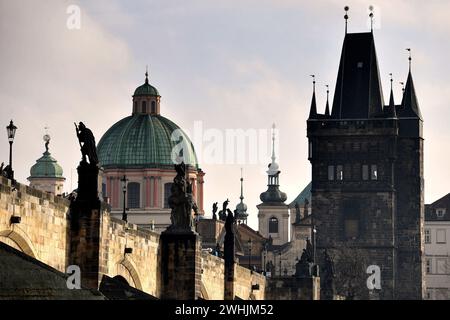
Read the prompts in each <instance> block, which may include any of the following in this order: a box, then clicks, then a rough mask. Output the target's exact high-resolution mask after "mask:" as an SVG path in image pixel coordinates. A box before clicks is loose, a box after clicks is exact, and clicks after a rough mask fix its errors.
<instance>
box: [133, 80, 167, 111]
mask: <svg viewBox="0 0 450 320" xmlns="http://www.w3.org/2000/svg"><path fill="white" fill-rule="evenodd" d="M160 101H161V95H160V94H159V92H158V90H157V89H156V88H155V87H154V86H152V85H151V84H150V83H149V82H148V71H146V72H145V83H144V84H143V85H141V86H139V87H137V88H136V90H135V91H134V94H133V115H135V114H151V115H159V114H160Z"/></svg>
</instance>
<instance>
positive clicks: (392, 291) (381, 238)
mask: <svg viewBox="0 0 450 320" xmlns="http://www.w3.org/2000/svg"><path fill="white" fill-rule="evenodd" d="M307 136H308V142H309V155H308V158H309V160H310V162H311V166H312V190H311V192H312V197H311V202H312V203H311V205H312V214H313V216H314V220H315V223H316V225H317V249H318V256H321V255H322V252H323V249H327V250H328V251H329V252H333V254H334V255H335V263H336V274H339V270H338V269H339V268H345V267H350V266H349V265H345V263H344V264H342V263H337V261H338V260H339V257H342V256H344V252H345V251H347V255H346V256H347V257H348V256H349V254H348V252H350V256H351V255H352V254H353V255H356V256H357V257H358V258H360V259H359V261H361V262H362V261H364V264H365V265H364V266H363V270H362V272H360V273H362V274H358V275H355V277H354V279H352V280H351V281H353V285H355V286H357V287H358V288H359V289H360V290H359V293H358V294H357V296H355V297H354V298H358V297H360V298H368V297H369V289H368V288H367V284H366V280H367V278H368V277H369V274H365V271H366V268H367V266H369V265H377V266H379V267H380V270H381V290H377V291H376V294H377V295H378V297H379V298H380V299H421V298H422V296H423V290H424V284H423V279H424V275H423V250H424V246H423V222H424V198H423V184H424V182H423V137H422V116H421V113H420V110H419V105H418V102H417V99H416V94H415V90H414V84H413V79H412V75H411V66H410V70H409V74H408V79H407V83H406V86H405V89H404V93H403V99H402V102H401V104H400V105H395V103H394V99H393V94H392V82H391V96H390V101H389V105H387V106H385V105H384V102H383V93H382V88H381V84H380V76H379V70H378V62H377V56H376V51H375V43H374V38H373V33H372V32H369V33H353V34H346V35H345V39H344V43H343V48H342V55H341V60H340V65H339V71H338V76H337V82H336V89H335V92H334V100H333V105H332V111H331V114H330V112H329V109H328V108H327V110H326V111H325V114H318V113H317V107H316V101H315V92H313V98H312V103H311V109H310V115H309V119H308V121H307ZM341 261H342V260H341ZM349 263H351V262H350V261H349ZM341 280H342V279H341ZM371 293H373V291H372V292H371Z"/></svg>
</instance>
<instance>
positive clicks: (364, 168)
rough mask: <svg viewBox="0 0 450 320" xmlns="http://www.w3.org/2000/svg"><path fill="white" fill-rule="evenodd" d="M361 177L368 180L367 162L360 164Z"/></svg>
mask: <svg viewBox="0 0 450 320" xmlns="http://www.w3.org/2000/svg"><path fill="white" fill-rule="evenodd" d="M362 179H363V180H369V166H368V165H367V164H363V165H362Z"/></svg>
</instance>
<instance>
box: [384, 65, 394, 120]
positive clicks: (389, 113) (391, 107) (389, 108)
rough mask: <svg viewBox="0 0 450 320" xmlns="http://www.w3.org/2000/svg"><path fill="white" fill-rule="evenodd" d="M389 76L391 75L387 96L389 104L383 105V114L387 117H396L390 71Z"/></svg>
mask: <svg viewBox="0 0 450 320" xmlns="http://www.w3.org/2000/svg"><path fill="white" fill-rule="evenodd" d="M389 76H390V77H391V79H390V81H391V93H390V96H389V105H388V106H386V107H385V114H386V117H388V118H397V111H396V109H395V102H394V91H393V86H392V83H393V81H394V80H393V79H392V73H389Z"/></svg>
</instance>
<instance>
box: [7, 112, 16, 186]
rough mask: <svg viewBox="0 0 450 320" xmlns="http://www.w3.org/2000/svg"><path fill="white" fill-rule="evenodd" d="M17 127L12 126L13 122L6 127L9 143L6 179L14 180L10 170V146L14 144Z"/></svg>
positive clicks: (12, 172)
mask: <svg viewBox="0 0 450 320" xmlns="http://www.w3.org/2000/svg"><path fill="white" fill-rule="evenodd" d="M16 130H17V127H16V126H15V125H14V123H13V121H12V120H11V122H10V123H9V126H7V127H6V133H7V134H8V141H9V170H8V178H9V179H11V180H14V171H13V169H12V145H13V142H14V136H15V135H16Z"/></svg>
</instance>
